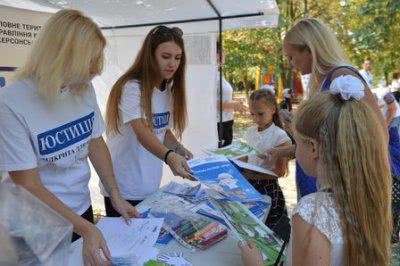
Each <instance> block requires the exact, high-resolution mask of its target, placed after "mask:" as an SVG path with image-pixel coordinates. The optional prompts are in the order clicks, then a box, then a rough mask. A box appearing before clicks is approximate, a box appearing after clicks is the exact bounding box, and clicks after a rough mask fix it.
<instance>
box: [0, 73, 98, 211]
mask: <svg viewBox="0 0 400 266" xmlns="http://www.w3.org/2000/svg"><path fill="white" fill-rule="evenodd" d="M0 128H1V130H0V171H6V172H9V171H17V170H28V169H33V168H39V174H40V179H41V181H42V183H43V185H44V186H45V187H46V188H47V189H48V190H49V191H50V192H52V193H53V194H54V195H55V196H57V197H58V198H59V199H60V200H61V201H62V202H63V203H64V204H65V205H67V206H68V207H70V208H71V209H72V210H73V211H74V212H76V213H77V214H79V215H81V214H82V213H84V212H85V211H86V210H87V209H88V208H89V206H90V204H91V201H90V192H89V188H88V182H89V179H90V168H89V164H88V160H87V157H88V147H89V142H90V140H91V139H92V138H98V137H100V136H101V135H102V133H103V131H104V122H103V118H102V116H101V113H100V110H99V107H98V105H97V102H96V95H95V93H94V89H93V87H92V86H91V85H90V88H89V89H88V90H87V91H86V92H83V93H82V94H76V93H75V92H74V91H73V90H72V89H70V88H68V87H67V88H65V89H64V90H63V92H62V93H60V94H59V95H58V96H57V98H56V100H55V102H54V104H52V105H49V104H48V103H46V102H45V101H44V100H43V99H42V97H40V96H39V94H38V89H37V87H36V85H35V84H34V83H33V82H32V81H31V80H28V79H27V80H19V81H17V82H15V83H13V84H11V85H9V86H7V87H5V88H2V89H0Z"/></svg>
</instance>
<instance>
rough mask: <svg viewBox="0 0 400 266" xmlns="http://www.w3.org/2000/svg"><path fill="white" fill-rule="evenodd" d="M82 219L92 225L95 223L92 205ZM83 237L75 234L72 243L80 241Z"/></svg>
mask: <svg viewBox="0 0 400 266" xmlns="http://www.w3.org/2000/svg"><path fill="white" fill-rule="evenodd" d="M81 217H82V218H83V219H85V220H87V221H89V222H91V223H94V221H93V209H92V205H90V207H89V209H87V210H86V211H85V212H84V213H83V214H82V215H81ZM80 237H81V236H80V235H78V234H75V233H73V234H72V242H74V241H76V240H78V239H79V238H80Z"/></svg>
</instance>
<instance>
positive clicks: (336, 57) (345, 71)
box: [268, 18, 387, 196]
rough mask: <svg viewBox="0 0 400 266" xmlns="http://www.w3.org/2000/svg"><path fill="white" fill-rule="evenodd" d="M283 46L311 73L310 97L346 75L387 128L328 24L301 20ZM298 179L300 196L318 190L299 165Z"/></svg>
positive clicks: (279, 151) (280, 151) (274, 152)
mask: <svg viewBox="0 0 400 266" xmlns="http://www.w3.org/2000/svg"><path fill="white" fill-rule="evenodd" d="M283 48H284V53H285V55H286V57H287V60H288V62H289V64H291V65H292V66H293V67H294V68H295V69H296V70H298V71H300V72H301V74H303V75H305V74H310V80H309V84H308V87H309V91H310V97H312V95H314V94H315V93H317V92H319V91H321V90H330V89H331V87H332V86H334V85H333V83H334V80H335V79H336V78H337V77H341V76H345V77H346V79H345V80H344V82H346V83H351V84H356V86H359V87H360V88H363V89H364V91H365V96H364V98H363V101H365V103H367V104H368V105H369V106H370V107H371V108H372V109H373V111H374V112H375V113H376V115H377V116H378V120H379V122H380V125H381V126H382V127H383V128H386V123H385V121H384V119H383V116H382V114H381V112H380V109H379V107H378V104H377V103H376V100H375V97H374V96H373V94H372V93H371V90H370V89H369V87H368V84H367V83H366V82H365V80H364V79H363V78H362V76H361V75H360V73H358V71H357V69H355V68H353V67H352V66H350V64H349V63H348V62H349V60H348V58H347V56H346V54H345V53H344V51H343V49H342V48H341V46H340V43H339V41H338V40H337V38H336V36H335V34H334V33H333V32H332V31H331V30H330V29H329V27H328V26H326V25H325V24H324V23H322V22H321V21H320V20H318V19H315V18H306V19H302V20H300V21H298V22H297V23H296V24H295V25H294V26H293V27H292V28H291V29H290V30H289V31H288V32H287V33H286V35H285V38H284V41H283ZM385 136H387V133H385ZM294 149H295V146H294V145H293V146H292V147H284V148H275V149H271V150H269V151H268V154H269V155H270V156H269V157H268V158H269V160H271V161H275V160H277V158H279V157H287V156H293V155H294ZM296 179H297V184H298V187H299V194H300V195H301V196H305V195H307V194H308V193H312V192H315V191H317V185H316V180H315V178H314V177H310V176H307V175H306V174H305V173H304V171H303V169H302V168H301V167H300V166H299V165H298V164H297V169H296Z"/></svg>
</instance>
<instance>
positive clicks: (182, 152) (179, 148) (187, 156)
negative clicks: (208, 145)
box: [175, 143, 193, 160]
mask: <svg viewBox="0 0 400 266" xmlns="http://www.w3.org/2000/svg"><path fill="white" fill-rule="evenodd" d="M175 152H176V153H177V154H179V155H181V156H183V157H184V158H185V159H186V160H190V159H193V154H192V153H191V152H190V151H189V150H188V149H186V148H185V147H184V146H183V145H182V144H180V143H178V145H177V146H176V149H175Z"/></svg>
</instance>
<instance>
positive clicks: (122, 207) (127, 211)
mask: <svg viewBox="0 0 400 266" xmlns="http://www.w3.org/2000/svg"><path fill="white" fill-rule="evenodd" d="M111 205H112V206H113V208H114V209H115V210H116V211H117V212H118V213H119V214H121V216H122V217H123V218H124V220H125V223H126V224H130V218H138V217H139V216H140V214H139V212H138V211H137V210H136V209H135V207H133V206H132V205H131V204H130V203H129V202H127V201H126V200H124V199H123V198H121V196H120V195H119V194H118V195H117V196H112V195H111Z"/></svg>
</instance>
